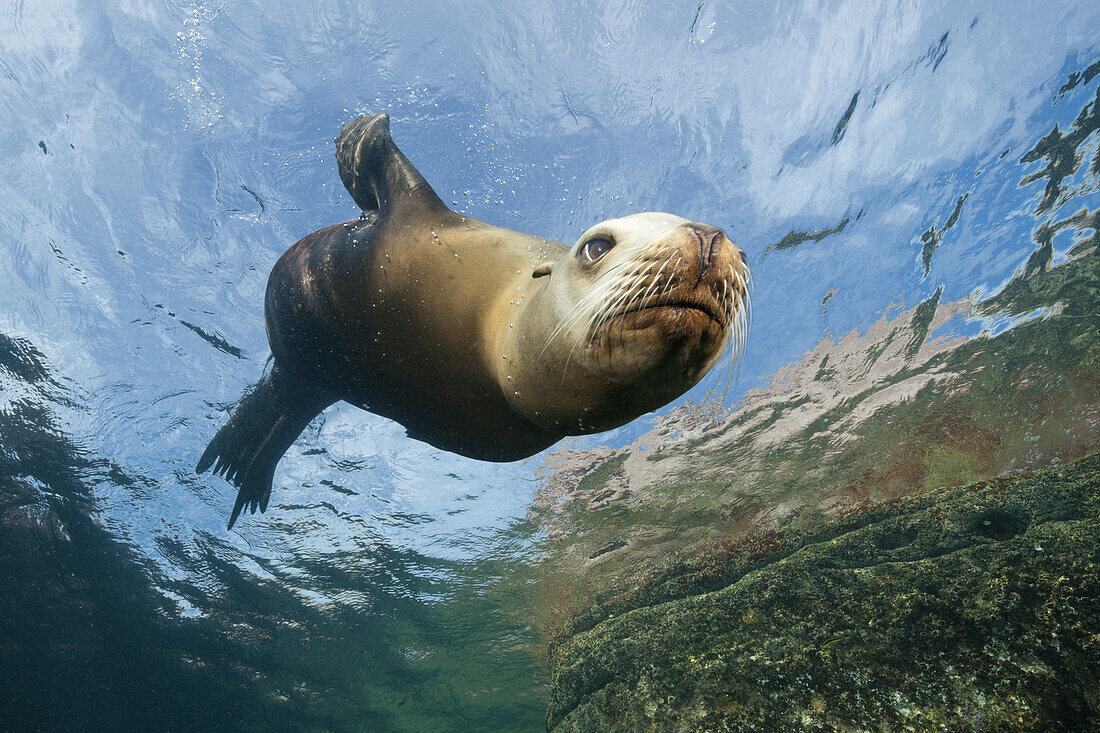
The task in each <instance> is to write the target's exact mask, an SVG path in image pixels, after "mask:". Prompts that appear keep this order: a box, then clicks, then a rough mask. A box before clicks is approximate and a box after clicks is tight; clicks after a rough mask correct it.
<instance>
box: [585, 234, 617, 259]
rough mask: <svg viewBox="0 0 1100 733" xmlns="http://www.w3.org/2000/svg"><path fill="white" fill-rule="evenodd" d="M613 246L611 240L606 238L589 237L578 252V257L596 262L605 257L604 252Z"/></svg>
mask: <svg viewBox="0 0 1100 733" xmlns="http://www.w3.org/2000/svg"><path fill="white" fill-rule="evenodd" d="M612 246H613V245H612V244H611V242H610V241H608V240H606V239H600V238H598V237H597V238H596V239H589V240H588V241H587V242H585V243H584V244H583V245H582V246H581V249H580V251H579V252H578V253H577V257H579V258H580V260H581V262H595V261H596V260H598V259H600V258H601V257H603V256H604V253H606V252H607V250H609V249H611V247H612Z"/></svg>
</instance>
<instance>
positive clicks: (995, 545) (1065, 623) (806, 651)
mask: <svg viewBox="0 0 1100 733" xmlns="http://www.w3.org/2000/svg"><path fill="white" fill-rule="evenodd" d="M1098 571H1100V454H1094V455H1092V456H1090V457H1087V458H1084V459H1081V460H1079V461H1077V462H1076V463H1073V464H1071V465H1069V466H1066V467H1064V468H1062V469H1061V470H1057V469H1054V470H1044V471H1032V472H1019V473H1016V474H1013V475H1011V476H1007V477H1002V478H996V479H992V480H988V481H983V482H978V483H974V484H971V485H968V486H966V487H963V488H958V489H954V490H951V491H947V492H928V493H924V494H920V495H915V496H910V497H906V498H902V499H897V500H893V501H885V502H881V503H874V504H871V505H869V506H864V507H860V508H856V509H852V510H851V511H846V512H841V513H838V514H837V515H836V516H835V517H833V518H832V519H831V520H830V521H828V522H825V523H814V524H813V525H812V526H810V527H800V526H799V523H798V522H797V521H795V522H791V523H790V524H788V525H787V526H784V527H782V528H779V529H776V530H774V531H771V532H767V533H750V534H748V535H746V536H744V537H742V538H741V539H740V540H738V541H736V542H733V543H730V544H729V545H728V546H726V547H722V548H718V549H715V550H714V551H712V552H710V553H708V554H706V555H704V556H701V557H696V558H693V559H692V560H689V561H685V562H683V563H681V564H678V565H675V566H673V567H671V568H668V569H666V570H665V571H663V572H661V573H658V574H656V575H655V576H654V577H652V578H651V579H649V580H648V581H647V582H644V583H642V584H640V585H638V586H636V587H635V588H634V589H632V590H630V591H628V592H627V593H624V594H620V595H617V596H612V597H608V598H603V599H601V600H600V601H598V602H597V603H596V604H594V605H593V606H592V607H591V608H589V609H588V610H586V611H584V612H582V613H580V614H579V615H577V616H576V617H575V618H574V619H573V620H572V621H571V622H570V623H569V624H568V625H567V626H566V627H565V628H564V629H562V630H561V633H560V635H559V637H558V638H557V640H556V641H554V642H553V643H552V644H551V648H550V660H551V670H552V694H551V700H550V705H549V712H548V727H549V728H550V729H551V730H554V731H559V732H564V731H595V730H616V731H642V730H676V731H711V730H713V731H718V730H723V731H750V730H751V731H755V730H777V731H778V730H783V731H818V730H891V731H910V730H912V731H918V730H920V731H924V730H979V731H994V730H1006V731H1007V730H1012V731H1020V730H1033V731H1046V730H1086V729H1090V730H1091V729H1095V728H1096V727H1098V726H1100V578H1098Z"/></svg>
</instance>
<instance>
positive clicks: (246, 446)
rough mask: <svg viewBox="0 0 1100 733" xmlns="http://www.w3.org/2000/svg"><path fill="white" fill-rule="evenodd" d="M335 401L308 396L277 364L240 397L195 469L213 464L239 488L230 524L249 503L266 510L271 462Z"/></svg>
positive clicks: (205, 467)
mask: <svg viewBox="0 0 1100 733" xmlns="http://www.w3.org/2000/svg"><path fill="white" fill-rule="evenodd" d="M332 402H333V400H331V399H325V398H323V397H320V396H317V395H312V394H310V392H309V391H308V388H305V387H304V386H303V385H302V384H300V383H299V382H297V381H295V380H293V379H292V378H289V377H288V376H287V375H285V374H283V373H282V371H281V370H280V369H279V367H278V365H276V366H275V367H274V368H273V369H272V370H271V372H270V373H269V374H268V375H267V376H266V377H264V378H263V379H261V380H260V381H259V383H258V384H257V385H256V386H255V387H253V388H252V390H251V391H249V392H248V393H247V394H245V396H244V397H243V398H242V399H241V401H240V404H238V405H237V409H235V410H234V411H233V414H232V415H231V416H230V418H229V420H227V421H226V423H225V425H222V427H221V429H220V430H219V431H218V433H217V434H216V435H215V436H214V438H213V440H211V441H210V445H209V446H207V448H206V451H205V452H204V453H203V454H202V458H200V459H199V464H198V466H197V467H196V469H195V472H196V473H202V472H203V471H205V470H206V469H208V468H210V466H211V465H213V464H214V461H215V459H216V460H217V465H216V466H215V467H214V472H215V473H221V474H224V475H225V478H227V479H228V480H229V481H232V482H233V483H234V484H235V485H236V486H237V487H238V488H239V489H240V490H239V491H238V492H237V501H236V502H235V503H234V505H233V513H232V515H231V516H230V517H229V528H230V529H232V528H233V523H234V522H236V521H237V515H239V514H240V513H241V510H242V509H243V508H244V507H245V505H246V504H247V505H248V507H249V510H250V511H251V512H253V513H255V511H256V509H257V508H259V510H260V511H261V512H262V511H264V510H265V509H267V501H268V498H269V497H270V495H271V481H272V479H273V478H274V477H275V466H276V465H278V463H279V459H280V458H282V457H283V454H284V453H286V449H287V448H289V447H290V446H291V444H292V443H293V442H294V441H295V440H296V439H297V437H298V435H299V434H301V432H302V431H303V430H305V427H306V425H308V424H309V421H310V420H312V419H313V418H314V417H316V416H317V415H318V414H319V413H320V412H321V411H322V410H323V409H325V408H326V407H328V406H329V405H330V404H332Z"/></svg>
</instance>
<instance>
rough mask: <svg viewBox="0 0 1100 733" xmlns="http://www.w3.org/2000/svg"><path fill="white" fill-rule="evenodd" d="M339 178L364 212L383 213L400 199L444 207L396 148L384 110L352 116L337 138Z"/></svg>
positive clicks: (388, 119) (397, 203) (388, 118)
mask: <svg viewBox="0 0 1100 733" xmlns="http://www.w3.org/2000/svg"><path fill="white" fill-rule="evenodd" d="M336 161H337V162H338V163H339V165H340V180H342V181H343V182H344V185H345V186H347V189H348V192H349V193H350V194H351V197H352V198H353V199H355V203H357V204H359V208H361V209H363V210H364V211H378V212H379V213H385V212H386V211H388V210H389V209H391V208H392V207H394V206H396V205H399V202H400V201H401V200H402V199H406V198H416V199H418V200H419V201H421V202H423V203H427V204H428V205H429V206H438V207H440V208H444V209H445V208H446V206H445V205H444V204H443V202H442V201H441V200H440V198H439V196H437V195H436V193H435V191H433V190H432V187H431V186H429V185H428V182H427V181H425V180H424V177H423V176H422V175H420V171H418V170H417V169H416V167H415V166H413V164H412V163H410V162H409V159H408V158H406V157H405V155H404V154H403V153H402V152H401V151H400V150H398V149H397V145H395V144H394V142H393V138H391V137H390V116H389V115H388V114H386V113H385V112H379V113H378V114H373V115H367V116H365V117H359V118H358V119H354V120H352V121H351V122H349V123H348V124H346V125H344V129H342V130H341V131H340V136H339V137H338V138H336Z"/></svg>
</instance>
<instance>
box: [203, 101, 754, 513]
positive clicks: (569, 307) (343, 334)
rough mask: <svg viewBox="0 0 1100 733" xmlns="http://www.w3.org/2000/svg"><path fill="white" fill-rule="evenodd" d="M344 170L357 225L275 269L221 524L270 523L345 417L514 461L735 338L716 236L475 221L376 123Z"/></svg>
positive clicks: (695, 376) (642, 217)
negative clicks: (280, 485) (334, 419)
mask: <svg viewBox="0 0 1100 733" xmlns="http://www.w3.org/2000/svg"><path fill="white" fill-rule="evenodd" d="M336 158H337V161H338V163H339V167H340V178H341V179H342V180H343V182H344V185H345V186H347V189H348V191H349V192H350V193H351V195H352V198H353V199H354V200H355V202H356V203H357V204H358V205H359V207H360V208H361V209H362V210H363V214H362V216H361V217H360V218H359V219H358V220H357V221H352V222H347V223H343V224H337V225H335V226H331V227H328V228H327V229H322V230H320V231H317V232H314V233H313V234H310V235H309V236H307V237H305V238H304V239H302V240H301V241H300V242H298V243H297V244H295V245H294V246H293V247H291V248H290V249H289V250H287V252H286V253H285V254H283V256H282V257H280V258H279V261H278V262H276V263H275V267H274V268H273V269H272V271H271V276H270V278H269V280H268V284H267V292H266V298H265V304H264V320H265V325H266V327H267V338H268V343H269V344H270V345H271V352H272V355H273V357H274V365H273V366H272V368H271V370H270V371H269V372H268V374H267V375H266V376H264V377H263V378H262V379H261V380H260V382H259V383H258V384H256V386H255V387H253V388H252V390H251V391H249V392H248V393H247V394H245V396H244V397H243V398H242V399H241V401H240V403H239V404H238V406H237V408H236V410H235V411H234V412H233V414H232V416H231V417H230V418H229V420H228V421H227V422H226V423H225V425H223V426H222V428H221V429H220V430H219V431H218V433H217V434H216V435H215V436H214V438H213V440H211V441H210V445H209V446H208V447H207V449H206V451H205V452H204V453H203V455H202V458H201V459H200V460H199V463H198V467H197V471H198V472H199V473H202V472H203V471H205V470H206V469H207V468H209V467H210V466H211V465H215V471H216V472H218V473H223V474H224V475H225V477H226V478H227V479H229V480H230V481H232V482H233V483H234V484H236V485H237V486H238V487H239V489H240V490H239V492H238V494H237V500H236V503H235V504H234V506H233V511H232V514H231V516H230V519H229V527H232V526H233V523H234V522H235V521H236V519H237V516H238V515H239V514H240V512H241V509H242V508H243V507H244V506H245V505H246V504H247V505H248V507H249V509H250V511H252V512H255V511H256V509H257V508H259V509H260V511H263V510H265V509H266V508H267V503H268V498H269V495H270V492H271V482H272V478H273V477H274V474H275V466H276V464H277V463H278V461H279V459H280V458H281V457H282V455H283V453H284V452H285V451H286V449H287V448H289V447H290V445H291V444H292V443H293V442H294V440H295V439H296V438H297V437H298V435H299V434H300V433H301V431H302V430H303V429H304V428H305V427H306V425H307V424H308V423H309V421H310V420H312V419H313V418H314V417H315V416H316V415H317V414H318V413H320V412H321V411H322V410H324V409H325V408H326V407H328V406H329V405H331V404H333V403H334V402H336V401H338V400H345V401H347V402H350V403H351V404H354V405H357V406H358V407H361V408H363V409H365V410H369V411H371V412H374V413H376V414H379V415H383V416H385V417H388V418H391V419H393V420H396V421H397V422H399V423H401V424H402V425H404V426H405V428H406V430H407V431H408V434H409V436H410V437H413V438H416V439H418V440H422V441H425V442H427V443H430V444H431V445H434V446H436V447H438V448H442V449H444V450H448V451H452V452H454V453H459V454H461V455H464V456H469V457H472V458H478V459H481V460H486V461H512V460H517V459H521V458H525V457H527V456H530V455H532V454H534V453H537V452H538V451H540V450H542V449H543V448H546V447H547V446H550V445H552V444H553V443H555V442H556V441H558V440H560V439H561V438H562V437H564V436H566V435H581V434H586V433H594V432H599V431H603V430H608V429H610V428H614V427H618V426H620V425H623V424H625V423H627V422H629V421H631V420H633V419H634V418H636V417H638V416H639V415H642V414H644V413H646V412H649V411H651V410H654V409H656V408H658V407H660V406H661V405H664V404H666V403H667V402H669V401H670V400H672V399H674V398H676V397H678V396H679V395H681V394H683V393H684V392H685V391H686V390H687V389H689V388H690V387H691V386H693V385H694V384H695V383H696V382H698V381H699V379H700V378H702V376H703V375H704V374H705V373H706V372H707V370H708V369H710V368H711V366H712V365H713V364H714V363H715V362H716V361H717V359H718V358H719V356H720V355H721V354H722V352H723V349H724V348H725V346H726V345H727V343H728V342H729V341H730V340H731V336H732V337H733V339H734V340H736V341H738V342H739V339H740V337H741V336H743V332H744V324H745V318H744V310H745V301H746V297H747V282H748V268H747V266H746V264H745V260H744V256H743V253H742V252H741V250H740V249H739V248H738V247H737V246H736V245H734V244H733V243H732V242H731V241H730V240H729V239H728V238H727V237H726V235H725V234H724V233H723V232H722V231H721V230H720V229H717V228H716V227H713V226H708V225H705V224H698V223H693V222H691V221H688V220H687V219H682V218H680V217H677V216H672V215H671V214H655V213H646V214H634V215H632V216H626V217H623V218H621V219H612V220H610V221H605V222H603V223H601V224H597V225H596V226H594V227H592V228H591V229H589V230H588V231H587V232H585V233H584V234H583V235H582V236H581V237H580V239H579V240H578V241H577V243H576V244H575V245H573V246H572V247H568V246H566V245H564V244H562V243H560V242H555V241H553V240H550V239H544V238H542V237H536V236H532V235H529V234H522V233H520V232H514V231H509V230H507V229H500V228H498V227H494V226H490V225H489V224H484V223H482V222H480V221H476V220H474V219H471V218H469V217H467V216H463V215H461V214H457V213H455V212H454V211H451V210H450V209H448V208H447V207H446V206H445V205H444V204H443V202H442V201H441V200H440V199H439V197H438V196H437V195H436V194H435V192H434V191H433V190H432V188H431V186H429V185H428V183H427V182H426V181H425V180H424V178H423V177H422V176H421V175H420V173H419V172H418V171H417V170H416V168H414V167H413V165H412V164H411V163H410V162H409V161H408V159H407V158H406V157H405V156H404V155H403V154H402V153H401V151H400V150H398V149H397V146H396V145H395V144H394V142H393V140H392V138H391V137H390V133H389V116H388V115H387V114H385V113H381V114H375V115H371V116H367V117H361V118H359V119H356V120H354V121H352V122H350V123H348V124H347V125H346V126H345V127H344V129H343V130H342V131H341V133H340V136H339V137H338V138H337V139H336ZM215 461H216V464H215Z"/></svg>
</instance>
